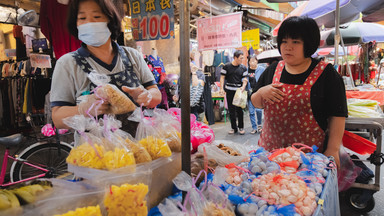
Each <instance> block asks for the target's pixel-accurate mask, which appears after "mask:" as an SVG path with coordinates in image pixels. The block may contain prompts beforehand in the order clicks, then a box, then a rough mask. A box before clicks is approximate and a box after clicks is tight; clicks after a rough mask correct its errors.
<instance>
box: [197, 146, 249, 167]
mask: <svg viewBox="0 0 384 216" xmlns="http://www.w3.org/2000/svg"><path fill="white" fill-rule="evenodd" d="M204 148H205V150H204ZM204 151H205V152H206V154H207V157H208V159H213V160H215V161H216V162H217V163H218V164H219V165H220V166H225V165H227V164H230V163H235V164H239V163H240V162H242V161H244V160H246V159H247V158H249V154H248V151H247V150H246V149H245V148H244V147H243V145H242V144H240V143H234V142H231V141H226V140H216V141H214V142H213V143H212V144H210V143H203V144H201V145H199V147H198V152H199V153H204Z"/></svg>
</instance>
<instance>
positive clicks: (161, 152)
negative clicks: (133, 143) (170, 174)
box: [128, 107, 172, 160]
mask: <svg viewBox="0 0 384 216" xmlns="http://www.w3.org/2000/svg"><path fill="white" fill-rule="evenodd" d="M128 119H129V120H131V121H136V122H139V124H138V126H137V130H136V136H135V137H136V139H137V140H138V142H139V143H140V144H141V145H142V146H143V147H144V148H145V149H147V151H148V153H149V154H150V155H151V158H152V160H156V159H157V158H160V157H169V156H171V155H172V151H171V149H170V148H169V146H168V144H167V142H166V141H165V140H163V139H162V138H160V137H159V136H158V132H157V130H156V127H155V126H154V124H153V122H152V119H150V118H146V117H144V114H143V111H142V109H141V107H139V108H137V109H136V110H135V111H134V112H133V113H132V115H131V116H130V117H129V118H128Z"/></svg>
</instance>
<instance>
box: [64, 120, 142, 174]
mask: <svg viewBox="0 0 384 216" xmlns="http://www.w3.org/2000/svg"><path fill="white" fill-rule="evenodd" d="M64 122H65V123H66V124H67V125H69V126H70V127H72V128H73V129H75V130H76V132H77V133H78V134H79V136H75V147H74V148H73V149H72V150H71V152H70V154H69V156H68V157H67V162H68V163H69V164H72V165H75V166H80V167H87V168H95V169H104V170H113V169H117V168H121V167H127V166H130V165H135V164H136V162H135V158H134V155H133V153H132V152H131V151H130V149H129V148H128V147H127V145H125V140H123V139H122V138H121V137H119V136H117V135H116V134H114V132H113V131H112V130H116V129H117V128H118V127H119V126H121V123H120V122H119V121H117V120H116V119H114V118H113V116H107V115H105V116H104V119H102V120H100V122H95V121H93V120H92V119H89V118H86V117H84V116H73V117H70V118H66V119H64ZM85 130H89V131H90V132H85ZM131 168H132V170H134V166H132V167H131Z"/></svg>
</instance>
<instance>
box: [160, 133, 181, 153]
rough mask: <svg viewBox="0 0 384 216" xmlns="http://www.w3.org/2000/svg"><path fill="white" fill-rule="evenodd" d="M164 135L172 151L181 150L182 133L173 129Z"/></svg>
mask: <svg viewBox="0 0 384 216" xmlns="http://www.w3.org/2000/svg"><path fill="white" fill-rule="evenodd" d="M164 137H165V141H166V142H167V144H168V146H169V148H170V149H171V151H172V152H181V133H179V132H178V131H177V130H171V131H169V132H167V133H166V134H165V136H164Z"/></svg>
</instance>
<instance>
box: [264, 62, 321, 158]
mask: <svg viewBox="0 0 384 216" xmlns="http://www.w3.org/2000/svg"><path fill="white" fill-rule="evenodd" d="M284 65H285V63H284V61H280V62H279V64H278V65H277V68H276V71H275V75H274V76H273V80H272V83H273V84H279V83H280V77H281V73H282V71H283V68H284ZM326 65H327V64H326V63H324V62H322V61H320V62H319V63H318V64H317V66H316V67H315V68H314V69H313V71H312V72H311V74H310V75H309V76H308V77H307V79H306V80H305V82H304V83H303V85H292V84H285V83H283V86H282V87H281V88H280V89H281V90H282V91H283V92H284V93H285V94H286V96H285V98H284V99H283V100H282V101H280V102H278V103H274V104H271V103H266V104H265V107H264V119H265V121H264V124H263V131H262V133H261V136H260V139H259V146H261V147H264V148H265V149H266V150H268V151H271V150H273V149H278V148H285V147H288V146H291V145H292V144H293V143H303V144H306V145H308V146H312V145H316V146H318V147H319V150H318V151H319V152H321V151H322V147H323V142H324V138H325V132H324V131H323V129H321V127H320V126H319V125H318V124H317V122H316V120H315V117H314V116H313V113H312V108H311V88H312V86H313V85H314V84H315V83H316V81H317V79H318V78H319V77H320V75H321V74H322V73H323V70H324V69H325V67H326Z"/></svg>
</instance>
